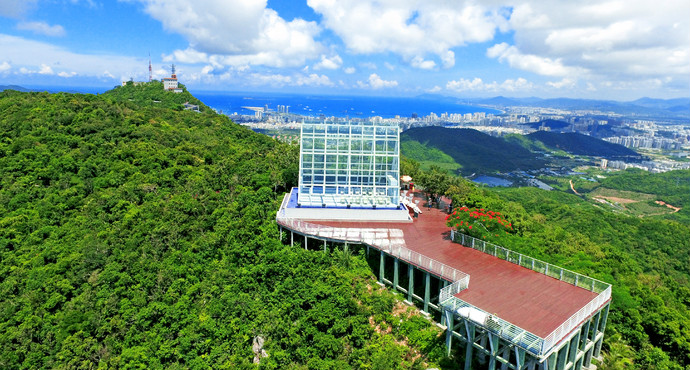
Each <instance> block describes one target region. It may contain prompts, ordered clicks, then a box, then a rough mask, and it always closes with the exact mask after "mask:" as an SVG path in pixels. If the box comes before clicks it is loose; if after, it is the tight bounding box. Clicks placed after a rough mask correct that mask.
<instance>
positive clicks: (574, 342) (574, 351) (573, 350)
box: [568, 331, 580, 363]
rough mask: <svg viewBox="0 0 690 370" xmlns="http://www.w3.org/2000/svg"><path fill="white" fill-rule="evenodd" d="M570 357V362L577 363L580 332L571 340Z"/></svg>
mask: <svg viewBox="0 0 690 370" xmlns="http://www.w3.org/2000/svg"><path fill="white" fill-rule="evenodd" d="M568 346H569V347H570V355H569V356H568V357H569V358H568V362H572V363H575V359H576V358H577V352H578V351H579V350H580V332H579V331H578V332H577V333H575V336H574V337H572V339H570V344H569V345H568Z"/></svg>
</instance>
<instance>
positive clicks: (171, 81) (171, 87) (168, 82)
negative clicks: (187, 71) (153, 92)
mask: <svg viewBox="0 0 690 370" xmlns="http://www.w3.org/2000/svg"><path fill="white" fill-rule="evenodd" d="M171 67H172V74H171V75H170V77H165V78H163V79H161V81H162V82H163V89H165V90H167V91H172V92H176V93H181V92H182V89H181V88H180V87H179V84H178V82H177V75H176V74H175V65H174V64H173V65H172V66H171Z"/></svg>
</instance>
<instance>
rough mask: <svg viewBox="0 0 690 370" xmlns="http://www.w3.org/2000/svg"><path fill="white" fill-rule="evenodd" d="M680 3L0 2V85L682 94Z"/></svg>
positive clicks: (624, 96) (685, 32)
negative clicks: (154, 83)
mask: <svg viewBox="0 0 690 370" xmlns="http://www.w3.org/2000/svg"><path fill="white" fill-rule="evenodd" d="M689 15H690V1H687V0H662V1H653V0H644V1H638V0H596V1H589V0H578V1H573V0H543V1H540V0H482V1H464V0H110V1H99V0H0V50H1V51H0V85H9V84H17V85H22V86H96V87H112V86H115V85H119V84H120V83H121V82H122V81H127V80H130V79H133V80H135V81H145V80H148V64H149V58H150V61H151V63H152V65H153V78H154V79H160V78H163V77H168V76H169V75H170V65H171V64H175V65H176V69H177V76H178V78H179V80H180V82H182V83H183V84H185V85H186V86H187V87H188V88H189V89H190V90H192V91H199V90H209V91H261V92H289V93H299V92H303V93H308V94H327V95H372V96H416V95H420V94H427V93H431V94H440V95H447V96H457V97H467V98H472V97H491V96H498V95H501V96H509V97H531V96H536V97H541V98H555V97H570V98H586V99H607V100H622V101H626V100H634V99H637V98H640V97H652V98H675V97H688V96H690V21H689V20H688V19H690V18H689V17H688V16H689Z"/></svg>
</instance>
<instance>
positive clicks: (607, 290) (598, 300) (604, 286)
mask: <svg viewBox="0 0 690 370" xmlns="http://www.w3.org/2000/svg"><path fill="white" fill-rule="evenodd" d="M453 241H455V242H457V243H460V244H462V245H464V246H466V247H470V248H473V249H476V250H478V251H481V252H484V253H486V254H490V255H492V256H494V257H497V258H500V259H503V260H506V261H509V262H512V263H514V264H516V265H520V266H522V267H526V268H528V269H530V270H533V271H536V272H539V273H541V274H544V275H546V276H550V277H552V278H554V279H558V280H561V281H564V282H566V283H568V284H571V285H574V286H577V287H580V288H583V289H587V290H589V291H592V292H594V293H597V296H596V297H594V298H593V299H592V300H591V301H590V302H589V303H587V304H586V305H585V306H584V307H582V308H581V309H580V310H579V311H577V312H576V313H575V314H573V315H572V316H571V317H570V318H568V319H567V320H566V321H564V322H563V323H562V324H561V325H560V326H559V327H557V328H556V329H555V330H554V331H552V332H551V334H549V335H547V336H546V337H545V338H543V339H542V340H541V348H540V351H539V353H538V354H539V355H544V354H546V353H547V352H548V351H549V350H550V349H551V348H552V347H553V346H554V345H556V344H558V342H560V341H561V340H563V338H564V337H565V336H567V335H568V334H570V333H571V332H572V331H573V330H574V329H576V328H577V327H578V326H579V325H580V324H581V323H582V322H583V321H585V320H586V319H587V318H588V317H589V316H591V315H592V314H594V313H595V312H596V311H597V310H599V309H600V308H601V307H602V306H603V305H604V304H605V303H606V302H608V301H609V299H611V284H608V283H605V282H603V281H600V280H597V279H594V278H591V277H589V276H585V275H582V274H578V273H577V272H573V271H570V270H566V269H564V268H562V267H559V266H556V265H552V264H550V263H548V262H544V261H541V260H538V259H536V258H532V257H529V256H526V255H524V254H521V253H518V252H515V251H511V250H510V249H507V248H503V247H501V246H498V245H495V244H492V243H487V242H486V241H484V240H480V239H477V238H474V237H472V236H469V235H465V234H462V233H456V232H453ZM453 298H455V297H453ZM455 299H457V298H455ZM511 325H512V324H511ZM529 334H530V335H534V334H531V333H529ZM525 349H527V348H525Z"/></svg>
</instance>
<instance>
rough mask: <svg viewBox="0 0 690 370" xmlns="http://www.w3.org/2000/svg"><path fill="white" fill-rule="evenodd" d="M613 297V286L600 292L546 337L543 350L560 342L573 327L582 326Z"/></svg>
mask: <svg viewBox="0 0 690 370" xmlns="http://www.w3.org/2000/svg"><path fill="white" fill-rule="evenodd" d="M610 298H611V286H609V287H608V288H606V289H605V290H604V291H603V292H601V293H599V294H598V295H597V296H596V297H595V298H594V299H592V300H591V301H590V302H589V303H587V305H585V306H584V307H582V308H581V309H580V310H579V311H577V312H576V313H575V314H574V315H572V316H570V318H569V319H568V320H566V321H565V322H563V324H561V325H560V326H559V327H558V328H556V330H554V331H552V332H551V334H549V335H547V336H546V338H544V344H543V346H542V352H544V353H546V351H548V350H549V349H551V347H553V346H554V345H556V344H558V342H560V341H561V340H562V339H563V338H564V337H565V336H566V335H568V334H570V332H572V331H573V329H575V328H577V327H578V326H580V324H581V323H582V322H583V321H585V320H586V319H587V318H588V317H589V316H590V315H591V314H592V313H594V312H596V311H597V310H598V309H599V308H600V307H601V306H603V305H604V304H605V303H606V302H607V301H608V300H609V299H610Z"/></svg>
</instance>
